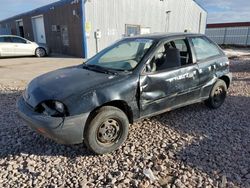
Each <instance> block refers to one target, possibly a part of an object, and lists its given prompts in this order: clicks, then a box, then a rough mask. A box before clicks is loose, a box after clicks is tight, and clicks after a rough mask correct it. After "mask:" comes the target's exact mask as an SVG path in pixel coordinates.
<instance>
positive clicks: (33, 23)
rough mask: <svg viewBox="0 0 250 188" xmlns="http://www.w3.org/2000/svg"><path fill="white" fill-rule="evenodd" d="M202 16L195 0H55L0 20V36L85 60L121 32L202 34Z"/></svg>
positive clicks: (204, 24) (203, 20) (122, 34)
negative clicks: (17, 39) (43, 45)
mask: <svg viewBox="0 0 250 188" xmlns="http://www.w3.org/2000/svg"><path fill="white" fill-rule="evenodd" d="M206 19H207V12H206V11H205V10H204V9H203V8H202V7H200V6H199V5H198V4H197V3H196V2H195V1H194V0H60V1H57V2H55V3H52V4H49V5H46V6H43V7H40V8H37V9H35V10H32V11H29V12H26V13H22V14H19V15H16V16H13V17H11V18H7V19H5V20H2V21H0V34H1V33H4V34H6V32H7V33H8V34H13V35H20V36H22V37H25V38H27V39H29V40H32V41H36V42H38V43H45V44H47V45H48V46H49V47H50V49H51V51H52V52H55V53H62V54H67V55H73V56H78V57H83V58H89V57H91V56H93V55H94V54H95V53H96V52H97V51H100V50H102V49H103V48H105V47H107V46H108V45H110V44H111V43H113V42H114V41H116V40H118V39H121V38H122V37H124V36H130V35H138V34H147V33H154V32H160V33H162V32H184V31H187V32H193V33H205V28H206Z"/></svg>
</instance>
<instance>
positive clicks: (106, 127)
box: [97, 118, 121, 144]
mask: <svg viewBox="0 0 250 188" xmlns="http://www.w3.org/2000/svg"><path fill="white" fill-rule="evenodd" d="M120 132H121V124H120V123H119V122H118V121H117V120H115V119H111V118H110V119H108V120H106V121H104V122H103V123H102V124H100V126H99V127H98V130H97V140H98V141H99V142H100V143H101V144H114V143H116V142H117V141H118V140H119V137H120Z"/></svg>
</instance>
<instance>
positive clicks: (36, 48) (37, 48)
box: [35, 46, 48, 56]
mask: <svg viewBox="0 0 250 188" xmlns="http://www.w3.org/2000/svg"><path fill="white" fill-rule="evenodd" d="M39 48H41V49H43V50H44V51H45V56H47V55H48V53H47V50H46V49H45V48H44V47H42V46H37V47H36V49H35V55H36V51H37V50H38V49H39Z"/></svg>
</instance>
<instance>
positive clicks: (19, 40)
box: [12, 37, 27, 44]
mask: <svg viewBox="0 0 250 188" xmlns="http://www.w3.org/2000/svg"><path fill="white" fill-rule="evenodd" d="M12 41H13V42H14V43H24V44H25V43H27V42H26V40H24V39H21V38H19V37H12Z"/></svg>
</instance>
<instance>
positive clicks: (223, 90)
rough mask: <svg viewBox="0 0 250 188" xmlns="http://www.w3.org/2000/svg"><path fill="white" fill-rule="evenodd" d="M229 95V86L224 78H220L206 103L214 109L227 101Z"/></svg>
mask: <svg viewBox="0 0 250 188" xmlns="http://www.w3.org/2000/svg"><path fill="white" fill-rule="evenodd" d="M226 96H227V86H226V83H225V82H224V81H223V80H218V81H217V82H216V83H215V84H214V86H213V88H212V90H211V93H210V96H209V99H207V100H206V101H205V104H206V105H207V106H208V107H209V108H212V109H217V108H219V107H220V106H221V105H222V104H223V103H224V101H225V99H226Z"/></svg>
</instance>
